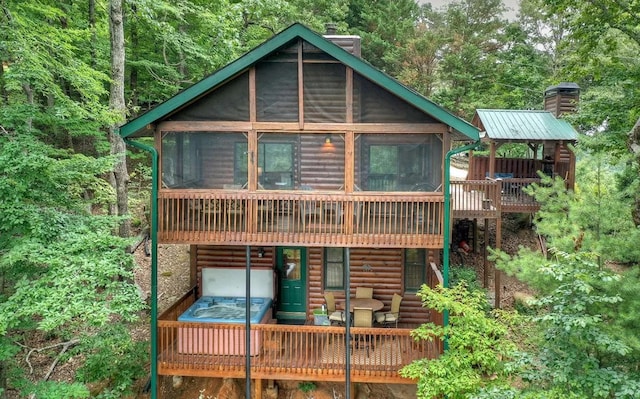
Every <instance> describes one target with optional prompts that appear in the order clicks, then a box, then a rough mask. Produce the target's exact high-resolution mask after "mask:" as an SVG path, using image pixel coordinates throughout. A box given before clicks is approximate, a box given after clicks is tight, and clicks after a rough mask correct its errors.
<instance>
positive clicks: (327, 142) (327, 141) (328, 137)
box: [324, 135, 331, 144]
mask: <svg viewBox="0 0 640 399" xmlns="http://www.w3.org/2000/svg"><path fill="white" fill-rule="evenodd" d="M324 143H325V144H331V135H328V136H327V137H325V138H324Z"/></svg>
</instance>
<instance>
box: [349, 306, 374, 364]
mask: <svg viewBox="0 0 640 399" xmlns="http://www.w3.org/2000/svg"><path fill="white" fill-rule="evenodd" d="M353 326H354V327H366V328H371V327H373V310H372V309H371V308H358V307H354V308H353ZM355 348H356V349H360V348H364V349H365V350H366V351H367V357H368V356H369V350H370V349H374V348H373V342H372V341H371V336H370V335H369V334H359V335H358V339H357V340H355Z"/></svg>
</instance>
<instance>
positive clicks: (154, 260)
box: [125, 139, 158, 399]
mask: <svg viewBox="0 0 640 399" xmlns="http://www.w3.org/2000/svg"><path fill="white" fill-rule="evenodd" d="M125 143H127V144H130V145H131V146H132V147H135V148H138V149H140V150H142V151H146V152H148V153H149V154H151V227H150V230H151V231H150V235H151V381H150V383H149V384H150V386H149V388H150V390H151V398H150V399H156V398H157V397H158V396H157V395H158V381H157V378H158V208H157V206H158V151H156V149H155V148H153V147H150V146H148V145H144V144H141V143H138V142H136V141H131V140H129V139H125Z"/></svg>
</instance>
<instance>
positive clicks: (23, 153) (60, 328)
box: [0, 131, 144, 397]
mask: <svg viewBox="0 0 640 399" xmlns="http://www.w3.org/2000/svg"><path fill="white" fill-rule="evenodd" d="M112 161H113V160H111V159H108V158H103V159H100V158H99V159H92V158H88V157H86V156H83V155H74V154H72V153H71V152H69V151H65V150H56V149H53V148H52V147H50V146H47V145H45V144H43V143H41V142H39V141H38V140H36V139H34V138H33V137H32V136H30V135H28V134H24V133H20V134H18V133H12V132H9V131H5V133H4V134H2V135H0V171H1V172H0V198H2V200H1V201H0V274H1V275H2V277H3V284H2V291H1V292H0V336H1V337H2V339H1V340H0V345H1V347H0V354H1V355H0V360H3V361H4V365H5V367H6V369H7V374H6V375H7V377H10V378H11V380H10V381H9V383H10V384H9V385H10V386H12V387H14V388H15V389H18V390H20V392H21V395H22V396H26V395H27V394H29V393H32V392H33V393H36V396H38V397H41V395H43V396H42V397H86V396H87V391H86V388H83V386H82V385H78V384H76V383H74V382H72V383H53V382H50V381H47V378H48V376H45V378H44V379H43V380H41V381H31V380H30V379H29V378H28V375H27V373H26V370H22V369H21V368H20V367H21V366H19V364H23V365H24V363H23V362H18V361H17V358H16V357H17V356H21V357H24V356H25V352H21V351H22V350H23V349H21V348H25V349H24V350H25V351H26V352H29V351H42V350H43V349H44V348H42V347H38V346H32V345H34V343H35V342H37V341H35V340H34V338H37V337H38V336H40V335H42V334H44V335H45V336H46V337H47V341H48V342H50V344H49V345H45V347H47V346H50V345H54V346H53V347H52V349H51V350H53V348H59V350H60V351H59V353H58V354H57V355H55V356H54V359H53V360H52V364H54V365H55V364H56V363H57V362H58V361H60V360H62V361H64V360H65V359H67V357H66V355H65V353H66V351H67V349H68V348H69V347H73V346H74V345H81V346H85V345H88V344H89V342H93V345H94V346H95V345H99V342H101V341H102V342H104V340H102V339H100V338H99V336H98V335H96V333H97V332H98V331H100V330H101V329H103V328H105V327H106V326H108V325H109V324H110V323H114V322H118V323H121V324H123V325H127V324H128V323H131V322H134V321H136V320H137V318H138V312H139V311H141V310H142V309H143V308H144V304H143V303H142V300H141V298H140V295H139V294H138V290H137V288H136V286H135V285H134V284H133V283H132V281H133V265H134V263H133V259H132V257H131V255H128V254H127V253H126V252H125V248H126V246H127V244H129V243H128V241H126V240H124V239H121V238H118V237H115V236H112V235H111V231H113V229H114V227H115V226H116V225H117V223H118V219H115V218H113V217H109V216H97V215H93V214H92V213H91V212H90V210H91V209H92V207H93V206H96V205H104V204H105V203H107V202H108V201H111V200H112V198H113V191H112V190H111V188H110V186H109V185H108V184H107V183H106V182H105V181H104V180H103V179H101V178H99V176H100V175H101V174H103V173H105V172H107V171H108V170H110V169H111V168H112V167H113V162H112ZM87 192H90V193H91V195H90V196H89V197H90V198H92V200H87V197H88V196H87V195H86V193H87ZM127 336H128V334H127V335H124V336H121V338H122V342H123V343H124V342H125V341H126V340H127V339H128V338H127ZM96 339H97V341H96ZM83 356H84V357H85V358H86V359H87V360H88V361H90V359H91V357H92V356H93V352H92V351H91V350H87V351H85V352H83ZM134 374H135V373H134ZM137 376H139V375H137ZM132 377H133V376H132ZM131 383H132V381H131V380H130V381H128V384H123V385H121V389H123V390H126V389H128V388H129V387H130V386H131ZM45 391H46V392H49V393H48V394H47V395H45V394H44V393H43V392H45ZM53 392H57V395H58V396H51V395H53ZM63 392H67V393H66V394H63ZM71 392H73V393H71Z"/></svg>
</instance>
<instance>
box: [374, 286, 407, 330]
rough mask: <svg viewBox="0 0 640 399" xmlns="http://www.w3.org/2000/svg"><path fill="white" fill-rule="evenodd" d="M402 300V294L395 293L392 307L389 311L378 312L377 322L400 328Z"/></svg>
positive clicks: (376, 314)
mask: <svg viewBox="0 0 640 399" xmlns="http://www.w3.org/2000/svg"><path fill="white" fill-rule="evenodd" d="M401 302H402V296H401V295H398V294H393V299H392V300H391V309H390V310H389V311H388V312H376V313H375V315H374V317H375V319H376V323H378V324H381V325H383V326H385V327H390V326H392V325H393V326H395V327H396V328H398V320H400V303H401Z"/></svg>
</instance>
